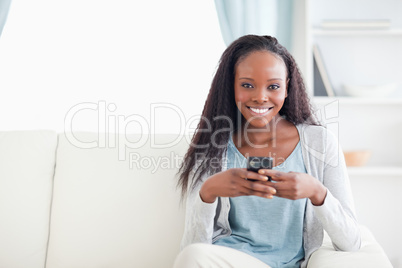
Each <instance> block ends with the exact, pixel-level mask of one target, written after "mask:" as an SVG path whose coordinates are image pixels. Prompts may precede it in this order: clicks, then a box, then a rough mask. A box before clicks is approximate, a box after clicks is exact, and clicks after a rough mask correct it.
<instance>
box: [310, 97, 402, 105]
mask: <svg viewBox="0 0 402 268" xmlns="http://www.w3.org/2000/svg"><path fill="white" fill-rule="evenodd" d="M312 100H313V102H314V103H315V104H318V105H324V104H328V103H331V102H334V101H339V102H340V103H342V104H349V105H376V106H378V105H379V106H382V105H393V106H402V98H361V97H345V96H339V97H318V96H315V97H313V99H312Z"/></svg>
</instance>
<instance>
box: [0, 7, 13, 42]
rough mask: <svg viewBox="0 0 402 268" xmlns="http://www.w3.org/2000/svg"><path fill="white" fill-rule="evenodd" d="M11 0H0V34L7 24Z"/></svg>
mask: <svg viewBox="0 0 402 268" xmlns="http://www.w3.org/2000/svg"><path fill="white" fill-rule="evenodd" d="M10 4H11V0H0V36H1V33H2V32H3V28H4V25H5V24H6V20H7V14H8V10H9V9H10Z"/></svg>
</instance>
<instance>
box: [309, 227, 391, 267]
mask: <svg viewBox="0 0 402 268" xmlns="http://www.w3.org/2000/svg"><path fill="white" fill-rule="evenodd" d="M360 232H361V237H362V245H361V248H360V250H359V251H356V252H342V251H335V250H334V248H333V246H332V244H331V240H330V238H329V236H328V234H327V233H325V236H324V242H323V245H322V247H321V248H320V249H319V250H317V251H316V252H314V253H313V255H312V256H311V258H310V261H309V263H308V266H307V267H309V268H311V267H320V268H348V267H350V268H367V267H373V268H374V267H375V268H377V267H381V268H392V265H391V263H390V261H389V260H388V257H387V256H386V255H385V252H384V250H383V249H382V247H381V246H380V245H379V244H378V242H377V241H376V240H375V238H374V236H373V235H372V233H371V232H370V230H369V229H368V228H367V227H365V226H360Z"/></svg>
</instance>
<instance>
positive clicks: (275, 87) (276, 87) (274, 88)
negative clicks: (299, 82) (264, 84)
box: [268, 85, 279, 90]
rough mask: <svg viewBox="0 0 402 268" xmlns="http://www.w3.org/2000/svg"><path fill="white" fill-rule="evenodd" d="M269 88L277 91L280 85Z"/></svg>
mask: <svg viewBox="0 0 402 268" xmlns="http://www.w3.org/2000/svg"><path fill="white" fill-rule="evenodd" d="M268 88H269V89H273V90H276V89H279V85H270V86H269V87H268Z"/></svg>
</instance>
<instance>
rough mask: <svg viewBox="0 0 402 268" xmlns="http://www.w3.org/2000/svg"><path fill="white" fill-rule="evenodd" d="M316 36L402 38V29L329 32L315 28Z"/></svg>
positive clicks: (313, 31) (314, 33) (313, 32)
mask: <svg viewBox="0 0 402 268" xmlns="http://www.w3.org/2000/svg"><path fill="white" fill-rule="evenodd" d="M311 33H312V34H313V35H314V36H402V29H385V30H346V29H344V30H329V29H321V28H314V29H313V30H312V32H311Z"/></svg>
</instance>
